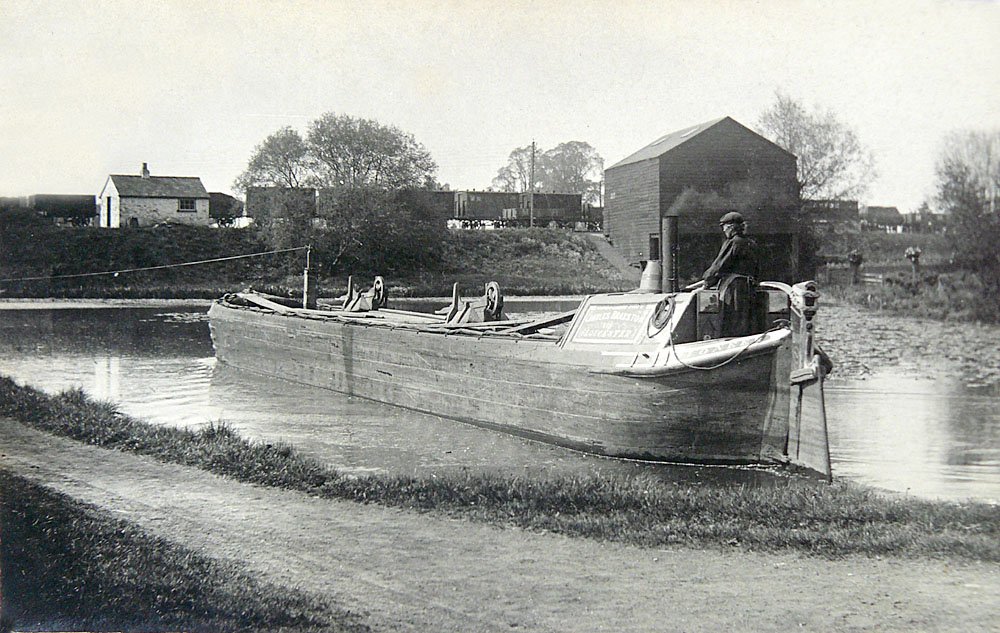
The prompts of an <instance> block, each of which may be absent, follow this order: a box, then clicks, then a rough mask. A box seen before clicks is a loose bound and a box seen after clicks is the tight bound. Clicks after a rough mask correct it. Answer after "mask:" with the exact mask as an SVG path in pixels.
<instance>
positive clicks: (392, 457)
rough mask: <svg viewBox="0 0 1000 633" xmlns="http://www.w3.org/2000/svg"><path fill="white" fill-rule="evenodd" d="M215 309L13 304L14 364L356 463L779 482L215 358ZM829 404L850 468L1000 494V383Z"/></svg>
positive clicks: (54, 382) (943, 494)
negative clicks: (493, 427)
mask: <svg viewBox="0 0 1000 633" xmlns="http://www.w3.org/2000/svg"><path fill="white" fill-rule="evenodd" d="M205 312H206V308H205V307H204V306H203V305H199V306H181V307H176V306H175V307H168V308H149V307H143V308H134V307H133V308H123V307H114V308H60V309H47V308H36V309H10V308H8V309H0V374H4V375H7V376H10V377H12V378H14V379H15V380H16V381H18V382H20V383H22V384H29V385H32V386H34V387H37V388H41V389H44V390H46V391H49V392H58V391H60V390H63V389H67V388H72V387H82V388H83V389H84V390H85V391H87V392H88V393H90V394H91V395H93V396H95V397H97V398H101V399H107V400H111V401H114V402H115V403H117V404H118V406H119V408H120V409H121V410H122V411H124V412H126V413H129V414H132V415H135V416H137V417H141V418H144V419H147V420H149V421H151V422H154V423H158V424H167V425H174V426H187V427H195V426H199V425H204V424H206V423H209V422H219V421H223V422H226V423H228V424H230V425H232V426H233V427H234V428H235V429H237V430H238V431H239V432H240V433H241V434H242V435H244V436H245V437H250V438H255V439H260V440H263V441H267V442H278V441H284V442H288V443H290V444H292V445H293V446H295V447H296V448H297V449H298V450H299V451H301V452H303V453H305V454H307V455H310V456H312V457H315V458H317V459H319V460H321V461H323V462H325V463H328V464H331V465H333V466H335V467H337V468H338V469H340V470H342V471H345V472H353V473H366V472H391V473H400V474H410V473H420V472H433V471H440V470H447V469H461V468H473V469H479V470H498V471H503V472H507V473H514V474H519V473H524V474H531V473H533V472H561V473H566V474H573V473H581V474H582V473H589V472H595V471H597V472H619V473H642V474H644V475H646V476H650V477H654V478H658V479H663V480H669V481H693V482H697V481H705V480H716V479H732V480H735V481H755V482H761V481H768V480H771V479H773V477H772V476H771V474H769V473H768V472H767V471H766V470H764V471H762V470H759V469H730V468H696V467H667V466H663V465H651V464H642V463H636V462H623V461H619V460H611V459H603V458H599V457H594V456H590V455H584V454H580V453H576V452H574V451H570V450H566V449H562V448H559V447H553V446H548V445H545V444H540V443H537V442H530V441H527V440H523V439H520V438H515V437H511V436H508V435H505V434H502V433H496V432H493V431H489V430H484V429H480V428H477V427H473V426H468V425H464V424H461V423H458V422H454V421H451V420H444V419H440V418H437V417H434V416H430V415H423V414H419V413H414V412H410V411H405V410H401V409H398V408H395V407H390V406H387V405H382V404H379V403H375V402H370V401H366V400H363V399H360V398H351V397H347V396H344V395H341V394H337V393H333V392H329V391H326V390H322V389H315V388H311V387H307V386H303V385H298V384H294V383H290V382H285V381H280V380H274V379H267V378H262V377H258V376H255V375H251V374H247V373H244V372H239V371H236V370H232V369H230V368H227V367H225V366H222V365H218V364H216V362H215V359H214V356H213V351H212V342H211V338H210V336H209V330H208V322H207V318H206V316H205ZM827 413H828V418H829V421H830V425H829V426H830V442H831V451H832V457H833V469H834V475H835V476H836V477H842V478H846V479H850V480H855V481H858V482H861V483H865V484H870V485H874V486H878V487H881V488H885V489H889V490H893V491H898V492H903V493H908V494H910V495H913V496H917V497H923V498H938V499H949V500H964V499H972V500H979V501H988V502H993V503H1000V386H998V385H985V386H980V387H978V388H975V389H970V388H968V387H965V386H963V384H962V383H961V382H959V381H957V380H950V379H945V380H942V379H937V380H920V379H915V378H913V377H911V376H910V375H905V374H898V375H893V374H888V373H886V374H879V375H876V376H873V377H870V378H868V379H866V380H846V379H832V380H830V381H829V382H828V383H827Z"/></svg>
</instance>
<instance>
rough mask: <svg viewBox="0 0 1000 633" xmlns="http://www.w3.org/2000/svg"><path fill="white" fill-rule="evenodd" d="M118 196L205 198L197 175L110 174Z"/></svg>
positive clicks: (203, 189)
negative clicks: (144, 175) (147, 175)
mask: <svg viewBox="0 0 1000 633" xmlns="http://www.w3.org/2000/svg"><path fill="white" fill-rule="evenodd" d="M111 181H112V182H113V183H115V188H116V189H117V190H118V195H119V196H126V197H132V198H207V197H208V191H207V190H206V189H205V185H203V184H201V178H198V177H197V176H150V177H148V178H143V177H142V176H123V175H121V174H111Z"/></svg>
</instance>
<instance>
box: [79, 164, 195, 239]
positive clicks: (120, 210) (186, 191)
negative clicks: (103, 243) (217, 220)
mask: <svg viewBox="0 0 1000 633" xmlns="http://www.w3.org/2000/svg"><path fill="white" fill-rule="evenodd" d="M208 201H209V197H208V191H207V190H206V189H205V186H204V185H203V184H201V178H198V177H196V176H151V175H150V174H149V168H148V167H147V166H146V163H143V164H142V170H141V172H140V173H139V175H138V176H132V175H124V174H111V175H110V176H108V179H107V181H106V182H105V183H104V187H103V188H102V189H101V193H100V195H99V196H98V201H97V206H98V226H102V227H107V228H118V227H121V226H152V225H154V224H159V223H161V222H176V223H178V224H200V225H204V226H208V224H210V223H211V218H210V217H209V214H208Z"/></svg>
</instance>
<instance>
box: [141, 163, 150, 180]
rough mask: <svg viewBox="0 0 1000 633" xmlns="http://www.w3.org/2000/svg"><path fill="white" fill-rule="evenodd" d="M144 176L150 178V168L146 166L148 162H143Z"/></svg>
mask: <svg viewBox="0 0 1000 633" xmlns="http://www.w3.org/2000/svg"><path fill="white" fill-rule="evenodd" d="M142 177H143V178H149V168H147V167H146V163H143V164H142Z"/></svg>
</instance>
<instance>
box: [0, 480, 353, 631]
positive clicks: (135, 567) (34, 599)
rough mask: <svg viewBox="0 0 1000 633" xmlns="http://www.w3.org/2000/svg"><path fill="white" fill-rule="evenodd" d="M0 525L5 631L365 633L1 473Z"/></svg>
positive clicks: (346, 619)
mask: <svg viewBox="0 0 1000 633" xmlns="http://www.w3.org/2000/svg"><path fill="white" fill-rule="evenodd" d="M0 525H2V527H3V539H2V540H0V569H2V570H3V586H2V596H0V597H2V612H3V621H2V622H0V630H3V631H7V630H10V628H11V627H17V628H18V629H21V630H25V629H36V630H77V631H80V630H87V631H109V630H110V631H150V630H182V629H183V630H187V631H279V630H284V631H303V630H308V631H364V630H368V629H367V627H365V626H364V625H362V624H361V623H360V621H359V620H358V619H357V618H356V617H355V616H352V615H350V614H348V613H347V612H345V611H342V610H339V609H336V608H333V607H331V606H330V605H328V604H326V603H324V602H322V601H321V600H319V599H318V598H315V597H311V596H307V595H304V594H298V593H295V592H293V591H289V590H287V589H282V588H278V587H273V586H269V585H263V584H261V583H259V582H257V581H256V580H254V579H253V578H251V577H250V576H248V575H247V574H244V573H242V572H240V571H239V570H238V569H236V568H235V567H234V566H232V565H229V564H225V563H221V562H219V561H215V560H211V559H208V558H205V557H203V556H200V555H199V554H197V553H195V552H192V551H190V550H187V549H184V548H181V547H178V546H175V545H172V544H170V543H168V542H166V541H164V540H162V539H159V538H154V537H151V536H149V535H147V534H145V533H144V532H143V531H142V530H141V529H139V528H138V527H136V526H135V525H134V524H131V523H129V522H126V521H122V520H120V519H116V518H114V517H112V516H110V515H108V514H107V513H104V512H101V511H99V510H97V509H96V508H93V507H90V506H87V505H84V504H81V503H78V502H76V501H74V500H72V499H70V498H68V497H66V496H64V495H60V494H57V493H55V492H52V491H51V490H48V489H46V488H43V487H40V486H37V485H35V484H32V483H30V482H28V481H26V480H24V479H22V478H20V477H16V476H14V475H11V474H10V473H7V472H5V471H3V470H0Z"/></svg>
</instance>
